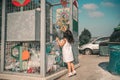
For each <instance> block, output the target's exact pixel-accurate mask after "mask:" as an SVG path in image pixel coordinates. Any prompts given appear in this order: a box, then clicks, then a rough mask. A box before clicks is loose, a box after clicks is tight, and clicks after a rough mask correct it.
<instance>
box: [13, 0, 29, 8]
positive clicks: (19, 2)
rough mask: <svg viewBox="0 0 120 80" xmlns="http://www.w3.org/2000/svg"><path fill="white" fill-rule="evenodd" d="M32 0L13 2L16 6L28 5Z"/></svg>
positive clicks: (16, 0) (15, 0) (14, 0)
mask: <svg viewBox="0 0 120 80" xmlns="http://www.w3.org/2000/svg"><path fill="white" fill-rule="evenodd" d="M29 2H30V0H12V4H13V5H14V6H16V7H22V6H26V5H27V4H28V3H29Z"/></svg>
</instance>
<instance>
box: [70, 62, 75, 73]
mask: <svg viewBox="0 0 120 80" xmlns="http://www.w3.org/2000/svg"><path fill="white" fill-rule="evenodd" d="M70 65H71V69H72V71H74V70H75V68H74V64H73V63H72V62H71V63H70Z"/></svg>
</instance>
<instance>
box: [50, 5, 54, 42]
mask: <svg viewBox="0 0 120 80" xmlns="http://www.w3.org/2000/svg"><path fill="white" fill-rule="evenodd" d="M52 11H53V7H52V6H51V7H50V34H53V19H52V14H53V12H52ZM52 40H53V36H50V42H52Z"/></svg>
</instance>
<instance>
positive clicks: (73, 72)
mask: <svg viewBox="0 0 120 80" xmlns="http://www.w3.org/2000/svg"><path fill="white" fill-rule="evenodd" d="M71 69H72V74H73V75H76V71H75V68H74V64H73V63H72V62H71Z"/></svg>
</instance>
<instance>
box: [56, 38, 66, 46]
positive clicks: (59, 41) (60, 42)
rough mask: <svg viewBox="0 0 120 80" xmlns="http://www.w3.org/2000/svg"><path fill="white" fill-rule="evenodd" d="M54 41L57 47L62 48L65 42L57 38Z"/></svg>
mask: <svg viewBox="0 0 120 80" xmlns="http://www.w3.org/2000/svg"><path fill="white" fill-rule="evenodd" d="M56 41H57V43H58V45H59V46H60V47H62V46H64V44H65V42H66V40H65V39H62V40H59V38H56Z"/></svg>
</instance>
